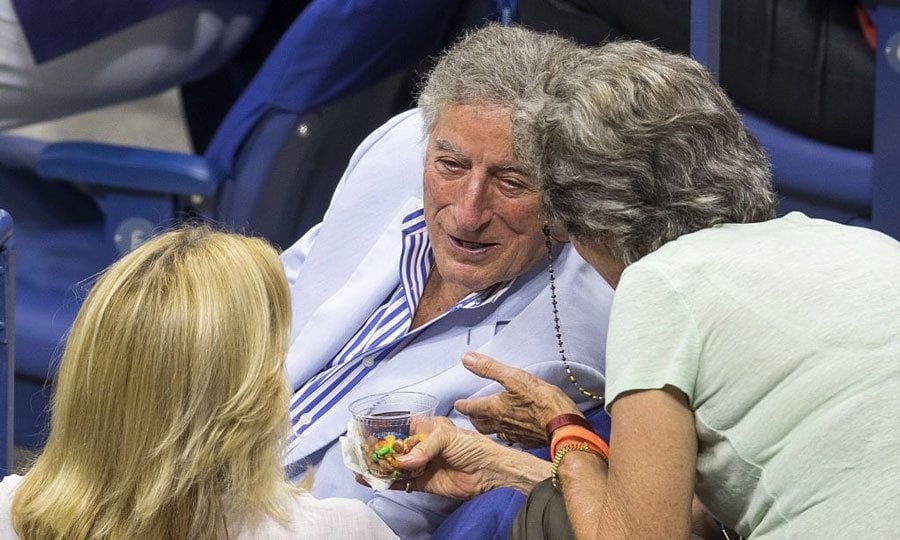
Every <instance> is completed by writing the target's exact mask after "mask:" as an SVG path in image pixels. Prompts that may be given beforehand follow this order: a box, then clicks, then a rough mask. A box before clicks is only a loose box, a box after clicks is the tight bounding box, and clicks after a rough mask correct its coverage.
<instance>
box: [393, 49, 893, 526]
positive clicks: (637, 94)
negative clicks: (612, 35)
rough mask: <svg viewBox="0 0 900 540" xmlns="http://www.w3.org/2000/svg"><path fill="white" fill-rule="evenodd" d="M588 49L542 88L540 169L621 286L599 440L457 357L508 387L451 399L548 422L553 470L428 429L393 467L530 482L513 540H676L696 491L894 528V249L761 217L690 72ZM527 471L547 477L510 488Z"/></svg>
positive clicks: (560, 224) (724, 503) (760, 183)
mask: <svg viewBox="0 0 900 540" xmlns="http://www.w3.org/2000/svg"><path fill="white" fill-rule="evenodd" d="M584 55H585V56H584V57H583V61H582V62H580V63H579V64H578V67H577V68H575V69H574V70H573V71H572V72H570V73H565V74H559V75H558V76H555V77H552V78H551V79H550V80H548V87H547V88H548V91H549V92H550V93H551V94H552V95H553V96H554V99H553V100H552V101H550V102H548V105H547V107H546V108H545V110H544V111H543V113H544V123H543V124H542V135H541V144H542V147H543V152H542V156H541V163H540V173H539V178H540V179H541V182H542V185H543V189H544V195H543V196H544V207H545V213H546V215H547V216H548V218H549V222H550V223H549V225H551V226H554V227H555V228H558V229H559V231H558V233H557V234H556V235H555V236H558V235H559V234H563V233H567V234H568V235H569V237H570V238H571V239H572V242H573V244H574V245H575V247H576V249H577V250H578V252H579V253H580V254H581V255H582V256H583V257H584V258H585V259H586V260H587V261H588V262H589V263H590V264H591V265H592V266H593V267H594V268H595V269H596V270H597V271H598V272H599V273H600V274H601V275H602V276H603V278H604V279H606V281H608V282H609V283H610V284H611V285H612V286H613V287H616V293H615V300H614V303H613V308H612V314H611V317H610V326H609V335H608V338H607V348H606V362H607V364H606V366H607V372H606V376H607V386H606V396H605V398H606V408H607V410H608V411H609V413H610V415H611V417H612V431H611V433H612V435H611V439H610V441H609V443H610V444H609V446H607V445H606V443H605V442H604V441H602V440H601V439H599V438H598V437H597V436H596V435H594V434H593V433H592V432H591V431H590V428H589V426H587V425H585V424H586V423H585V421H584V419H583V417H582V416H581V413H580V412H579V410H578V408H577V407H575V405H574V404H572V403H571V401H570V400H569V399H568V398H567V397H566V396H565V395H564V394H563V393H562V392H561V391H560V390H559V389H558V388H556V387H554V386H552V385H549V384H546V383H544V382H542V381H540V380H539V379H537V378H535V377H533V376H531V375H529V374H527V373H524V372H522V371H521V370H517V369H514V368H511V367H508V366H505V365H503V364H500V363H499V362H496V361H494V360H492V359H490V358H488V357H486V356H483V355H480V354H475V353H469V354H467V355H466V358H464V359H463V364H464V365H465V366H466V367H467V368H468V369H469V370H471V371H472V372H474V373H476V374H478V375H480V376H483V377H487V378H490V379H493V380H495V381H497V382H499V383H501V384H502V385H503V386H504V388H505V390H506V391H505V392H502V393H500V394H496V395H493V396H489V397H485V398H479V399H469V400H465V402H459V403H457V404H456V406H457V409H459V410H464V411H465V412H466V413H467V414H469V415H471V416H472V418H473V424H474V425H475V426H476V427H477V428H478V429H479V430H480V431H482V433H489V432H497V433H503V434H504V438H505V439H511V440H517V434H520V433H533V432H534V431H540V430H543V429H544V428H546V433H547V437H548V440H549V441H550V443H551V455H552V456H553V464H552V466H550V465H548V464H547V463H546V462H542V461H541V460H538V459H537V458H534V457H532V456H530V455H528V454H525V453H520V454H519V457H518V458H517V459H516V460H515V462H514V463H511V462H510V461H511V457H510V453H509V452H508V451H506V452H504V451H501V450H497V445H494V444H492V443H491V442H490V441H489V440H488V439H487V438H485V437H484V436H483V435H480V434H478V433H473V432H466V431H462V430H459V429H457V428H454V427H452V426H451V425H449V423H446V422H440V424H441V425H440V426H439V427H438V428H437V429H436V430H435V431H434V432H433V433H432V435H431V436H430V437H429V438H428V440H427V441H425V444H421V445H419V446H418V447H417V448H416V449H415V450H414V451H413V452H412V453H411V454H410V455H409V456H407V457H405V458H404V459H403V461H404V463H405V464H404V466H405V467H410V468H415V467H418V466H422V465H423V464H425V463H428V467H429V468H428V469H426V473H425V475H424V476H423V477H422V478H420V479H418V480H417V481H416V482H415V483H414V488H416V489H420V490H423V491H433V492H441V490H442V489H443V486H445V485H448V484H449V485H453V486H457V487H458V486H460V485H466V486H471V493H472V494H473V495H474V494H477V493H480V492H483V491H487V490H489V489H492V488H494V487H498V486H509V487H513V488H515V489H518V490H520V491H523V492H529V491H530V492H531V497H530V498H529V501H528V503H527V504H526V506H525V510H524V512H522V513H520V514H519V517H518V518H517V523H516V525H514V531H513V538H535V537H551V538H565V537H567V536H571V535H572V534H574V536H575V537H577V538H600V537H602V538H661V537H666V538H669V537H675V538H687V537H688V536H689V535H690V534H691V532H692V525H697V524H698V523H700V522H701V521H694V523H693V524H692V508H694V509H696V508H697V507H698V506H699V505H696V504H692V501H693V496H694V494H695V493H696V495H697V498H698V499H699V500H700V501H701V502H702V503H703V504H704V505H706V507H707V508H709V511H710V512H711V513H712V514H713V515H715V516H716V517H717V518H718V519H719V520H721V521H720V523H724V524H726V525H727V526H728V527H730V528H732V529H734V530H735V531H736V532H737V533H738V534H741V535H744V536H750V537H754V538H763V537H765V538H795V537H820V536H825V537H830V538H859V537H888V536H893V535H894V534H896V531H898V530H900V512H897V509H898V508H900V496H898V494H897V489H896V486H897V485H898V483H900V454H898V453H897V451H896V448H897V447H898V445H900V430H898V429H897V421H896V411H898V410H900V317H898V313H900V244H898V243H897V242H896V241H895V240H894V239H892V238H890V237H888V236H885V235H883V234H881V233H878V232H875V231H872V230H867V229H862V228H856V227H849V226H845V225H839V224H836V223H831V222H828V221H825V220H819V219H811V218H809V217H807V216H805V215H803V214H801V213H791V214H788V215H787V216H784V217H781V218H777V219H774V218H773V215H774V206H775V197H774V194H773V193H772V190H771V186H770V174H769V168H768V164H767V161H766V158H765V156H764V154H763V153H762V152H761V151H760V149H759V147H758V145H757V144H756V142H755V141H754V140H753V138H752V137H751V136H750V135H749V134H748V133H747V131H746V129H745V128H744V127H743V125H742V123H741V120H740V117H739V115H738V114H737V113H736V111H735V110H734V108H733V107H732V105H731V103H730V102H729V101H728V99H727V97H726V96H725V94H724V93H723V92H722V91H721V89H719V88H718V87H717V86H716V84H715V83H714V82H713V80H712V79H711V78H710V77H709V75H708V74H707V73H706V72H705V71H704V70H703V68H702V67H700V66H699V65H698V64H697V63H695V62H694V61H692V60H690V59H688V58H685V57H681V56H677V55H673V54H668V53H664V52H661V51H658V50H656V49H654V48H652V47H650V46H648V45H644V44H640V43H613V44H609V45H606V46H604V47H602V48H599V49H593V50H589V51H588V52H586V53H584ZM548 234H549V232H548ZM551 279H552V273H551ZM551 291H554V288H553V286H551ZM557 321H558V319H557ZM557 324H558V326H559V327H560V330H559V333H558V334H557V338H558V339H559V340H560V353H561V354H564V346H563V345H564V340H565V321H558V323H557ZM573 382H575V381H574V379H573ZM588 390H589V389H588ZM501 456H502V459H501ZM510 470H512V471H515V472H514V473H510V472H508V471H510ZM502 471H507V472H502ZM525 471H529V474H525ZM531 471H544V474H545V475H546V476H552V481H551V480H548V481H545V482H542V483H539V484H537V487H533V486H531V485H523V483H522V481H521V480H522V478H524V477H526V476H528V477H533V476H534V474H533V473H531ZM551 485H552V487H551ZM532 488H533V489H532ZM560 501H564V503H565V504H564V505H563V504H559V503H560ZM554 512H555V513H556V514H567V516H568V521H569V522H570V524H571V529H570V528H569V525H568V524H567V523H566V522H565V521H562V522H560V521H555V520H554V518H553V514H554ZM697 515H700V514H699V512H694V516H697ZM548 524H551V525H550V526H549V527H548ZM707 524H709V522H707ZM725 530H726V529H725V526H724V525H723V526H722V531H723V532H724V531H725ZM706 532H710V531H709V530H707V531H706ZM716 534H718V533H716ZM726 536H727V535H726Z"/></svg>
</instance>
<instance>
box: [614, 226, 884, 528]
mask: <svg viewBox="0 0 900 540" xmlns="http://www.w3.org/2000/svg"><path fill="white" fill-rule="evenodd" d="M607 377H608V384H607V394H608V398H609V402H608V403H609V404H611V403H612V402H613V401H614V400H615V398H616V396H618V395H620V394H622V393H623V392H626V391H629V390H637V389H650V388H662V387H663V386H666V385H671V386H674V387H676V388H678V389H680V390H681V391H682V392H684V393H685V394H686V395H687V397H688V400H689V403H690V406H691V408H692V409H693V411H694V418H695V420H696V429H697V438H698V443H699V447H698V461H697V476H696V490H697V494H698V496H699V497H700V499H701V500H702V501H703V502H704V503H705V504H706V505H707V507H708V508H709V509H710V511H711V512H712V513H713V514H715V515H717V516H718V517H719V518H720V519H722V520H723V521H724V522H725V523H727V524H729V525H731V526H733V527H734V528H735V530H736V531H737V532H738V533H740V534H742V535H744V536H751V533H752V536H753V537H755V538H759V537H771V538H797V537H803V538H816V537H826V538H893V537H895V535H896V534H897V532H898V531H900V487H898V486H900V243H897V242H896V241H894V240H893V239H891V238H889V237H887V236H885V235H882V234H880V233H876V232H874V231H870V230H866V229H861V228H856V227H848V226H842V225H837V224H834V223H830V222H827V221H823V220H816V219H810V218H808V217H806V216H804V215H803V214H799V213H792V214H789V215H788V216H786V217H784V218H781V219H776V220H772V221H769V222H765V223H758V224H749V225H725V226H720V227H716V228H713V229H708V230H703V231H699V232H697V233H694V234H690V235H686V236H684V237H682V238H680V239H678V240H676V241H673V242H669V243H668V244H666V245H664V246H663V247H662V248H660V249H659V250H657V251H656V252H654V253H652V254H650V255H648V256H646V257H644V258H643V259H641V260H640V261H638V262H636V263H634V264H633V265H631V266H630V267H628V268H627V269H626V270H625V272H624V273H623V275H622V279H621V281H620V283H619V287H618V289H617V291H616V295H615V299H614V301H613V309H612V314H611V318H610V329H609V336H608V348H607Z"/></svg>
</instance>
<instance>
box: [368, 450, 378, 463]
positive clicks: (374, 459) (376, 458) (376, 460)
mask: <svg viewBox="0 0 900 540" xmlns="http://www.w3.org/2000/svg"><path fill="white" fill-rule="evenodd" d="M369 457H371V458H372V461H374V462H375V463H378V460H379V459H381V457H380V456H379V455H378V454H377V453H375V452H373V453H372V455H371V456H369Z"/></svg>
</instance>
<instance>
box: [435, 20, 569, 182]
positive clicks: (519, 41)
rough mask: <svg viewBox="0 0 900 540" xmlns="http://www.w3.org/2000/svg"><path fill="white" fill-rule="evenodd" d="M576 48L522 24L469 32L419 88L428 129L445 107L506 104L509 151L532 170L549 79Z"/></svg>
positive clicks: (564, 65)
mask: <svg viewBox="0 0 900 540" xmlns="http://www.w3.org/2000/svg"><path fill="white" fill-rule="evenodd" d="M577 50H578V47H577V45H576V44H575V43H574V42H572V41H570V40H568V39H565V38H562V37H559V36H557V35H554V34H546V33H539V32H534V31H532V30H528V29H525V28H521V27H508V26H500V25H497V24H491V25H487V26H485V27H482V28H480V29H478V30H474V31H471V32H468V33H467V34H465V35H464V36H463V37H462V38H461V39H460V40H459V41H457V42H456V43H455V44H454V45H453V46H451V47H450V48H449V49H447V51H445V52H444V54H443V55H442V56H441V57H440V58H439V59H438V61H437V63H436V64H435V66H434V69H433V70H432V71H431V73H430V74H429V76H428V78H427V80H426V81H425V84H424V85H423V87H422V89H421V91H420V93H419V98H418V106H419V107H420V108H421V109H422V116H423V117H424V119H425V125H426V128H427V130H428V132H429V133H431V131H432V130H433V129H434V126H435V123H436V122H437V118H438V115H439V114H440V111H441V109H443V108H444V107H446V106H452V105H474V106H488V107H498V108H503V109H509V111H510V120H511V130H512V135H513V141H514V142H513V155H514V156H515V157H516V159H517V160H518V161H520V162H521V163H522V165H523V166H524V167H525V168H526V170H527V171H529V172H531V173H534V172H535V170H536V168H537V156H538V147H537V145H538V143H539V141H538V137H537V135H536V134H535V125H536V124H537V122H538V120H539V117H540V115H541V112H542V111H543V109H544V108H545V107H546V101H547V100H548V99H549V98H550V96H549V95H548V94H547V90H546V86H547V82H548V80H550V79H551V78H552V77H554V76H555V75H556V74H557V73H559V72H566V71H571V69H572V67H573V66H572V65H571V63H570V62H571V60H572V59H573V56H572V52H573V51H577Z"/></svg>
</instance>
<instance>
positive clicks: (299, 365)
mask: <svg viewBox="0 0 900 540" xmlns="http://www.w3.org/2000/svg"><path fill="white" fill-rule="evenodd" d="M421 206H422V200H421V199H419V198H418V197H410V198H409V199H408V200H407V201H406V203H404V204H403V205H402V206H401V208H400V211H399V212H397V214H396V215H395V216H394V218H393V219H392V220H391V222H390V224H389V225H388V227H387V228H386V229H385V230H384V232H383V233H382V234H381V236H380V237H379V238H378V239H377V240H376V241H375V243H374V244H373V246H372V248H371V249H370V250H369V251H368V252H367V253H366V254H365V255H364V256H363V257H362V258H361V260H360V262H359V264H358V265H357V267H356V269H355V270H354V271H353V272H352V273H351V274H350V277H349V279H347V280H346V282H344V283H343V284H341V285H339V286H338V288H337V290H336V291H335V292H334V294H332V295H331V296H330V297H329V298H328V299H327V300H325V301H324V302H322V304H321V305H320V306H319V307H318V308H316V309H315V311H314V312H313V314H312V315H311V316H310V318H309V319H308V321H307V322H306V324H305V325H304V326H303V327H302V328H301V329H300V331H299V332H298V333H297V336H296V338H295V339H294V341H293V342H292V343H291V346H290V349H289V351H288V355H287V360H286V368H287V376H288V381H289V383H290V385H291V387H292V388H293V389H294V390H296V389H297V388H299V387H300V386H302V385H303V384H304V383H305V382H306V381H307V380H309V379H310V378H311V377H313V376H314V375H315V374H316V373H318V372H319V371H321V370H322V368H323V367H325V365H326V364H327V363H328V362H330V361H331V359H332V358H334V355H335V354H337V353H338V351H340V349H341V347H343V346H344V344H345V343H347V340H349V339H350V338H351V337H352V336H353V334H354V333H355V332H356V331H357V330H359V328H360V327H361V326H362V325H363V323H365V321H366V319H368V317H369V316H371V315H372V313H373V312H374V311H375V309H377V308H378V306H380V305H381V303H382V302H383V301H384V299H385V298H387V296H388V295H389V294H390V293H391V292H392V291H393V290H394V288H395V287H396V286H397V284H398V283H399V270H398V264H399V261H400V251H401V242H400V237H401V230H402V226H403V218H404V217H405V216H406V215H408V214H409V213H410V212H412V211H414V210H416V209H418V208H421ZM300 292H302V287H298V288H297V291H293V293H294V294H292V298H291V301H292V302H303V301H304V299H303V297H302V294H300Z"/></svg>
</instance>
